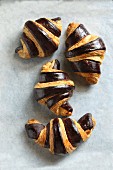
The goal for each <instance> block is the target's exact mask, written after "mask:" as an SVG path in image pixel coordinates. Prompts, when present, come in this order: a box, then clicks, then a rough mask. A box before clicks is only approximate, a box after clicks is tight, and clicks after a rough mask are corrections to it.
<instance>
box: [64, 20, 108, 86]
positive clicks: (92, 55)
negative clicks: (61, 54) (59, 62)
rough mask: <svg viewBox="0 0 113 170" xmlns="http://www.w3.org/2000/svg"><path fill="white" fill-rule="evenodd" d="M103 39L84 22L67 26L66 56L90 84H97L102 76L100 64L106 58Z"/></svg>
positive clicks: (77, 72) (76, 70)
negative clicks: (91, 31) (88, 29)
mask: <svg viewBox="0 0 113 170" xmlns="http://www.w3.org/2000/svg"><path fill="white" fill-rule="evenodd" d="M105 50H106V47H105V44H104V42H103V40H102V39H101V38H100V37H98V36H96V35H93V34H90V33H89V32H88V31H87V29H86V28H85V27H84V25H83V24H78V23H70V24H69V25H68V28H67V39H66V53H65V55H66V58H67V59H68V60H69V61H70V63H71V65H72V67H73V70H74V72H75V73H76V74H78V75H80V76H82V77H84V78H85V79H86V80H87V81H88V82H89V83H90V84H96V83H97V81H98V79H99V77H100V74H101V72H100V65H101V63H102V61H103V59H104V54H105Z"/></svg>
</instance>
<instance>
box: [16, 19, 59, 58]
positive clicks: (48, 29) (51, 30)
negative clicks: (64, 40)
mask: <svg viewBox="0 0 113 170" xmlns="http://www.w3.org/2000/svg"><path fill="white" fill-rule="evenodd" d="M61 30H62V25H61V18H60V17H58V18H54V19H48V18H40V19H38V20H36V21H27V22H26V23H25V25H24V29H23V34H22V37H21V39H20V41H21V46H20V47H17V48H16V50H15V52H16V53H18V54H19V56H20V57H22V58H25V59H29V58H33V57H36V56H38V57H46V56H49V55H51V54H52V53H54V52H55V51H56V50H57V49H58V45H59V36H60V35H61Z"/></svg>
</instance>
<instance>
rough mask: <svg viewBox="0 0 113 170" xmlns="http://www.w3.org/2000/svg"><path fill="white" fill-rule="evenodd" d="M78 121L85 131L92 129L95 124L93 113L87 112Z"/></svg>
mask: <svg viewBox="0 0 113 170" xmlns="http://www.w3.org/2000/svg"><path fill="white" fill-rule="evenodd" d="M78 123H79V124H80V126H81V127H82V129H83V130H84V131H86V130H91V129H92V128H93V126H94V125H93V120H92V115H91V113H86V114H85V115H84V116H82V117H81V118H80V119H79V120H78Z"/></svg>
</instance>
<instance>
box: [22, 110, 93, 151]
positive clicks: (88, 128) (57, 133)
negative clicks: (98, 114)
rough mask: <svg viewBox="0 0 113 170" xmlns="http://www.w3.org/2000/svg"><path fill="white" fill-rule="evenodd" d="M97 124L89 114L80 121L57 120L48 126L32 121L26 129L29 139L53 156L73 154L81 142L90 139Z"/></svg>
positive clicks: (53, 120)
mask: <svg viewBox="0 0 113 170" xmlns="http://www.w3.org/2000/svg"><path fill="white" fill-rule="evenodd" d="M95 124H96V122H95V119H94V118H93V117H92V115H91V114H90V113H87V114H85V115H84V116H82V117H81V118H80V119H79V120H78V121H76V120H74V119H70V118H63V119H61V118H55V119H52V120H50V122H49V123H48V124H47V125H46V126H45V125H43V124H41V123H40V122H39V121H37V120H34V119H31V120H29V121H28V122H27V124H26V125H25V129H26V132H27V135H28V137H29V138H31V139H34V141H35V143H37V144H39V145H40V146H42V147H44V148H48V149H49V150H50V152H51V153H52V154H66V153H71V152H73V151H74V150H75V149H76V148H77V147H78V145H79V144H80V143H81V142H85V141H86V140H87V139H88V138H89V137H90V135H91V133H92V130H93V129H94V127H95Z"/></svg>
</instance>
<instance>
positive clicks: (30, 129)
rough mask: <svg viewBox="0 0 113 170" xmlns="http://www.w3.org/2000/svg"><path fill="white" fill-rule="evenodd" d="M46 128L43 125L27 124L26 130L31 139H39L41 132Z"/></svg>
mask: <svg viewBox="0 0 113 170" xmlns="http://www.w3.org/2000/svg"><path fill="white" fill-rule="evenodd" d="M44 128H45V126H44V125H43V124H39V123H34V124H26V125H25V129H26V132H27V135H28V137H29V138H32V139H38V137H39V135H40V132H41V131H42V130H43V129H44Z"/></svg>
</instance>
